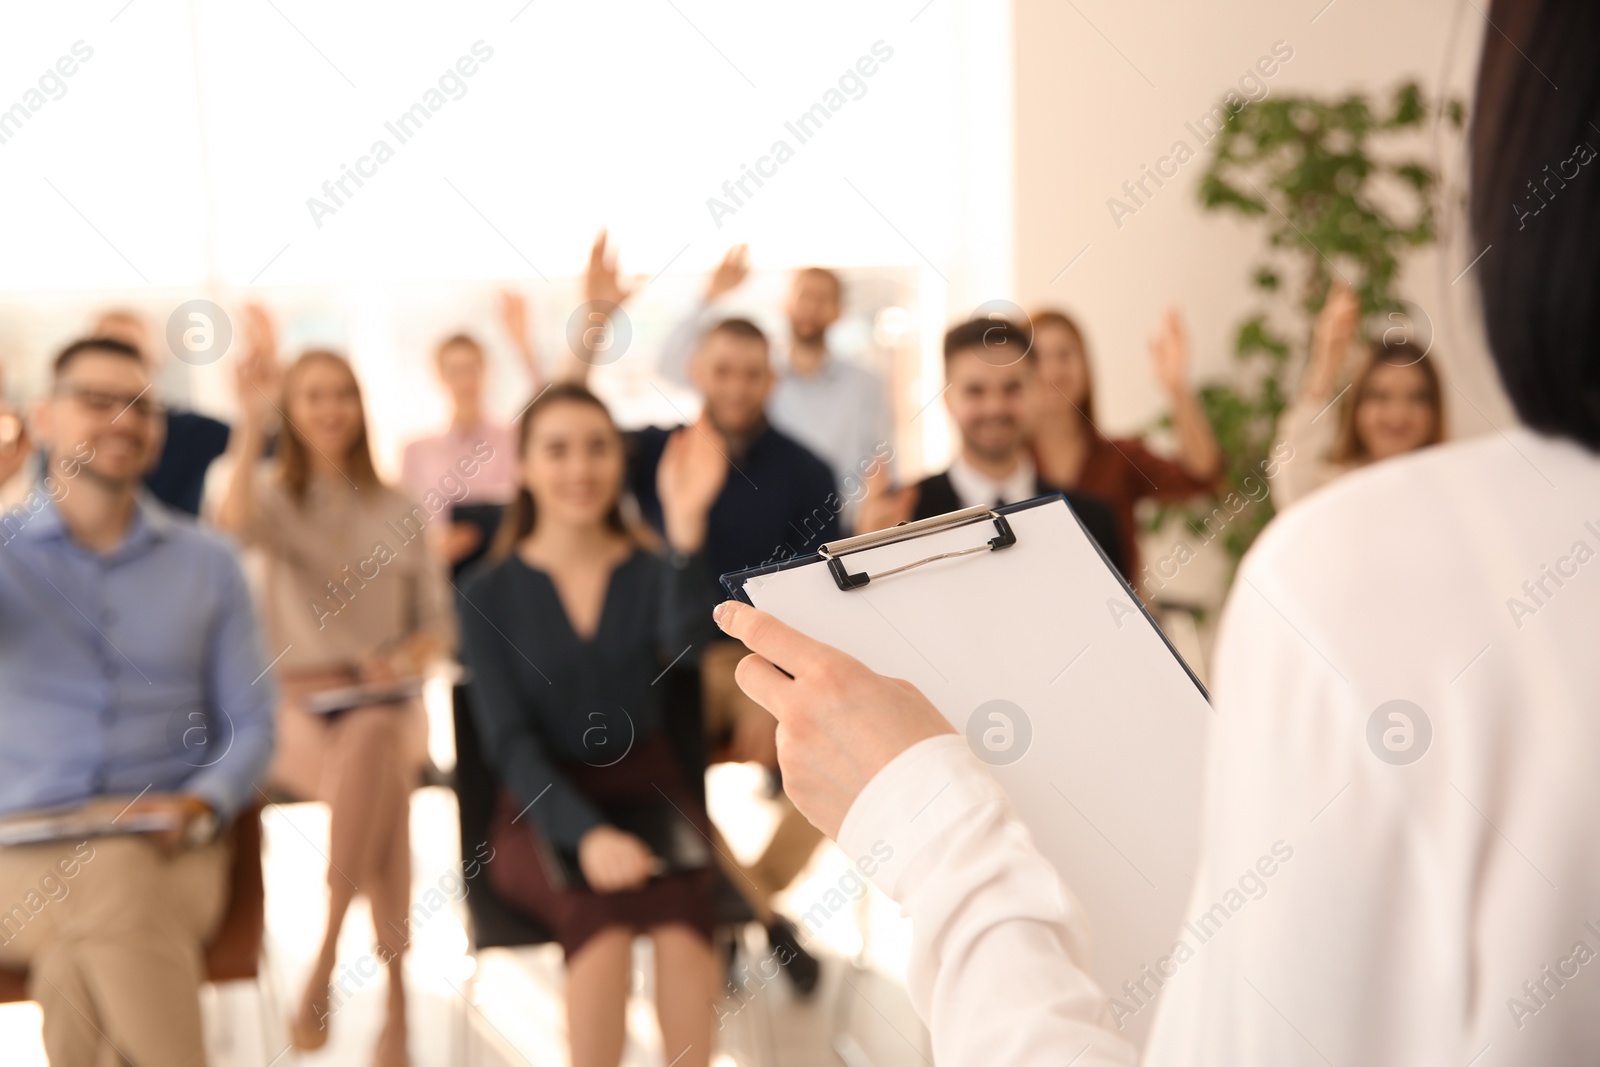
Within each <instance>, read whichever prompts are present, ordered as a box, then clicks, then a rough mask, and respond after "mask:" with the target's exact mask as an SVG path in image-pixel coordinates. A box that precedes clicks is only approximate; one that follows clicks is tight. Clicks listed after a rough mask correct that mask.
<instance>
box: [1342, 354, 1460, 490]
mask: <svg viewBox="0 0 1600 1067" xmlns="http://www.w3.org/2000/svg"><path fill="white" fill-rule="evenodd" d="M1379 367H1415V368H1416V369H1417V372H1418V373H1419V374H1421V375H1422V377H1423V379H1424V380H1426V382H1427V383H1428V406H1429V407H1430V408H1431V409H1432V410H1433V432H1432V433H1431V434H1429V435H1428V439H1427V440H1426V441H1424V442H1422V444H1421V445H1420V446H1419V447H1422V448H1426V447H1427V446H1428V445H1436V444H1438V443H1439V442H1440V441H1443V440H1444V438H1445V428H1444V386H1443V383H1442V382H1441V381H1440V379H1439V368H1438V366H1437V365H1436V364H1435V363H1434V362H1433V360H1432V359H1431V358H1429V356H1428V353H1427V351H1426V350H1424V349H1422V348H1418V347H1417V346H1416V345H1414V344H1412V343H1411V342H1410V341H1405V340H1394V341H1379V342H1377V343H1376V344H1374V345H1373V346H1372V347H1371V348H1370V349H1369V350H1368V352H1367V358H1366V360H1365V361H1364V362H1363V363H1362V364H1361V369H1360V370H1358V371H1357V372H1356V376H1355V378H1354V379H1353V380H1352V381H1351V382H1350V389H1349V395H1348V396H1346V397H1345V401H1344V409H1343V410H1342V411H1341V412H1340V413H1339V436H1338V437H1336V438H1335V439H1334V442H1333V448H1331V449H1330V450H1329V452H1328V458H1329V459H1330V460H1332V461H1333V462H1335V463H1365V462H1367V461H1368V460H1370V459H1371V458H1372V456H1371V454H1370V453H1368V451H1367V446H1366V445H1365V444H1363V443H1362V441H1361V435H1360V434H1359V433H1358V432H1357V431H1356V415H1357V414H1358V413H1359V409H1360V407H1361V402H1362V400H1363V398H1364V395H1365V393H1366V391H1367V383H1368V382H1370V381H1371V380H1372V376H1373V374H1375V373H1376V372H1377V370H1378V368H1379Z"/></svg>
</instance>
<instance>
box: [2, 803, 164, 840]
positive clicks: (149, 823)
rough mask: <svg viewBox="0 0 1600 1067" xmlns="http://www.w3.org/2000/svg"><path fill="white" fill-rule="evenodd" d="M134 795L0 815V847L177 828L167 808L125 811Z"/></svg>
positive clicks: (119, 835)
mask: <svg viewBox="0 0 1600 1067" xmlns="http://www.w3.org/2000/svg"><path fill="white" fill-rule="evenodd" d="M134 799H135V798H133V797H100V798H97V799H95V800H90V801H86V802H85V803H83V804H74V805H72V806H70V807H63V808H44V809H36V810H33V811H19V812H14V813H12V814H10V815H4V816H0V848H12V847H15V846H19V845H38V844H44V843H46V842H50V841H73V840H79V839H82V838H89V837H121V836H124V835H127V834H150V833H158V832H160V831H163V830H174V829H177V825H178V823H177V820H176V818H174V816H173V815H172V814H171V813H170V812H156V811H139V812H130V811H128V808H129V807H131V806H132V802H133V800H134Z"/></svg>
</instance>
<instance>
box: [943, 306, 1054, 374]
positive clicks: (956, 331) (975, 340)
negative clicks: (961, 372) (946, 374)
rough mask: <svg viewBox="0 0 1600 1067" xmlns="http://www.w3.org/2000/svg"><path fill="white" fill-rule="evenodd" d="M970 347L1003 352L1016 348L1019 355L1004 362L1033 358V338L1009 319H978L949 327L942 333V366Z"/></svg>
mask: <svg viewBox="0 0 1600 1067" xmlns="http://www.w3.org/2000/svg"><path fill="white" fill-rule="evenodd" d="M974 348H983V349H990V350H1004V349H1011V348H1020V349H1021V350H1022V355H1021V356H1012V357H1011V358H1010V359H1008V360H1006V362H1016V361H1017V360H1019V359H1021V360H1027V359H1032V358H1033V335H1032V334H1030V333H1029V332H1028V331H1027V330H1026V329H1024V328H1023V327H1021V326H1018V325H1017V324H1016V323H1014V322H1012V321H1011V320H1010V319H1002V318H980V319H968V320H967V321H966V322H963V323H960V324H959V325H956V326H952V327H950V328H949V329H948V330H946V331H945V333H944V361H945V363H946V365H948V364H949V362H950V361H951V360H952V359H954V358H955V357H956V355H957V354H958V353H961V352H967V351H970V350H971V349H974Z"/></svg>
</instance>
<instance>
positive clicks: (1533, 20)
mask: <svg viewBox="0 0 1600 1067" xmlns="http://www.w3.org/2000/svg"><path fill="white" fill-rule="evenodd" d="M1491 23H1492V25H1493V26H1494V27H1495V29H1496V30H1497V31H1498V32H1493V33H1488V34H1486V35H1485V36H1484V45H1483V59H1482V62H1481V64H1480V66H1479V68H1478V85H1477V98H1476V102H1475V104H1474V107H1473V120H1472V133H1471V145H1470V148H1471V158H1472V188H1471V194H1470V205H1471V218H1472V230H1473V233H1474V236H1475V238H1476V241H1475V248H1474V251H1476V250H1477V249H1484V250H1485V253H1484V254H1483V258H1482V260H1481V261H1480V262H1479V263H1478V265H1477V266H1476V267H1475V268H1473V269H1474V270H1476V272H1477V278H1478V286H1479V289H1480V290H1481V292H1482V295H1483V316H1484V323H1485V325H1486V327H1487V330H1488V335H1489V348H1490V351H1491V352H1492V353H1493V354H1494V361H1495V365H1496V366H1497V367H1498V368H1499V371H1500V381H1501V382H1502V383H1503V384H1504V385H1505V389H1506V392H1507V393H1508V394H1509V395H1510V397H1511V402H1512V404H1513V405H1514V406H1515V407H1516V410H1517V414H1518V416H1520V417H1521V419H1522V421H1523V422H1524V423H1526V424H1527V425H1528V426H1530V427H1531V428H1533V429H1534V430H1537V431H1539V432H1541V433H1546V434H1554V435H1558V436H1562V437H1570V438H1574V439H1576V440H1577V441H1580V442H1582V443H1583V444H1584V445H1585V446H1586V447H1588V448H1589V449H1590V450H1600V189H1597V188H1596V185H1595V183H1596V182H1600V173H1596V172H1597V171H1600V164H1596V163H1594V162H1593V161H1594V159H1595V156H1596V155H1597V152H1596V146H1597V145H1600V133H1597V132H1596V130H1595V128H1594V126H1591V125H1590V123H1591V122H1597V123H1600V63H1597V62H1596V61H1595V57H1596V55H1600V5H1596V4H1593V3H1579V2H1572V0H1567V2H1562V0H1520V2H1516V3H1512V2H1509V0H1496V2H1495V4H1494V7H1493V12H1492V17H1491ZM1556 86H1560V91H1559V92H1557V91H1556ZM1585 153H1586V154H1585ZM1569 166H1571V167H1572V171H1571V173H1566V170H1567V168H1568V167H1569ZM1569 186H1575V188H1569Z"/></svg>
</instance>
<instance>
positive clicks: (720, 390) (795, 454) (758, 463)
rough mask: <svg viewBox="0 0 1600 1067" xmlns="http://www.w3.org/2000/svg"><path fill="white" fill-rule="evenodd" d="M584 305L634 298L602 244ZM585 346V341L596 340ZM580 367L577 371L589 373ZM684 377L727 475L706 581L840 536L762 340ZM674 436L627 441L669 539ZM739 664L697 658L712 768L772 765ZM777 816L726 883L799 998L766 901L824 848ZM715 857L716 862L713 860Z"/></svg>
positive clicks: (822, 479) (719, 657)
mask: <svg viewBox="0 0 1600 1067" xmlns="http://www.w3.org/2000/svg"><path fill="white" fill-rule="evenodd" d="M585 295H586V296H587V297H588V299H589V300H590V301H592V302H598V303H601V304H610V305H612V306H617V305H620V304H622V303H623V302H624V301H625V300H627V298H628V296H629V295H630V294H629V293H628V292H626V291H624V290H623V289H622V287H621V285H620V283H619V282H618V280H617V271H616V264H615V262H614V260H612V259H611V258H609V257H608V255H607V252H606V243H605V235H604V234H601V236H600V238H599V239H598V240H596V242H595V245H594V248H593V249H592V250H591V252H590V259H589V267H588V272H587V275H586V277H585ZM598 333H599V331H594V335H591V334H585V335H584V339H585V340H586V341H595V340H598V339H599V338H598V336H597V335H598ZM589 366H590V363H589V361H588V360H584V359H582V357H581V356H580V357H579V359H578V360H577V361H576V367H577V368H578V371H579V373H587V369H588V367H589ZM689 370H690V377H691V379H692V380H693V381H694V384H695V386H696V387H697V388H698V389H699V390H700V393H701V395H702V396H703V397H704V398H705V405H704V407H703V408H702V410H701V414H700V417H699V418H698V419H697V420H696V421H695V423H694V424H693V426H691V427H689V429H691V430H692V431H693V432H694V433H695V434H696V435H697V436H699V437H701V438H703V439H704V440H705V441H707V442H709V443H711V444H712V445H713V447H712V448H711V449H708V450H701V451H700V452H699V453H698V455H699V456H700V457H702V460H701V461H704V462H708V463H710V464H711V465H714V466H719V467H722V468H726V477H725V478H724V480H723V483H722V489H721V492H719V493H718V494H717V498H716V501H715V502H714V503H713V504H712V506H711V513H710V516H709V518H708V520H707V529H706V545H705V555H706V565H707V566H708V567H709V568H710V570H711V573H712V575H714V576H715V575H721V574H726V573H728V572H729V571H736V570H742V569H744V568H746V567H754V566H758V565H760V564H763V563H771V562H775V561H777V560H782V559H788V558H790V557H792V556H802V555H806V554H808V553H811V552H815V551H816V550H817V547H818V546H819V545H822V544H825V543H826V542H828V541H831V540H835V539H837V538H838V537H840V536H841V535H842V531H841V525H840V517H839V516H840V512H841V511H842V510H843V506H844V502H843V501H842V500H841V499H840V496H839V493H838V487H837V486H835V484H834V481H833V475H832V473H831V472H830V471H829V469H828V465H827V464H826V463H825V462H823V460H821V459H820V458H818V457H817V456H816V455H815V454H813V453H812V452H811V451H810V450H809V449H807V448H806V447H805V446H804V445H801V444H800V443H799V442H798V441H796V440H794V439H793V438H792V437H790V436H788V435H787V434H785V433H783V432H782V431H781V430H778V429H777V428H775V427H774V426H773V425H772V424H771V422H769V421H768V401H769V398H770V396H771V393H772V389H773V386H774V383H775V380H776V379H775V376H774V374H773V371H772V366H771V362H770V351H769V346H768V344H767V337H766V335H765V334H764V333H762V332H761V329H760V328H759V327H757V326H756V325H755V324H754V323H752V322H750V321H749V320H747V319H726V320H724V321H722V322H720V323H718V324H717V325H716V326H714V327H712V328H711V330H710V331H709V332H707V333H706V335H705V338H704V339H703V341H702V342H701V345H700V348H699V350H698V351H696V352H695V354H694V357H693V359H692V361H691V363H690V367H689ZM673 432H674V431H672V430H667V429H663V428H660V427H646V428H644V429H641V430H635V431H633V432H632V433H630V434H628V435H627V440H628V444H629V446H630V452H631V455H630V458H629V464H628V479H629V483H630V485H631V487H632V489H633V493H634V497H635V498H636V499H637V500H638V503H639V508H640V511H641V512H642V513H643V516H644V518H645V520H646V521H647V522H648V523H649V524H650V525H651V526H653V527H654V528H655V529H656V530H657V531H658V532H663V531H664V530H665V522H664V515H663V511H662V505H661V500H660V498H659V496H658V494H657V491H656V488H657V469H658V467H659V465H660V463H661V461H662V455H663V453H664V451H665V449H666V446H667V442H668V441H669V440H670V439H671V437H672V434H673ZM744 655H745V649H744V646H743V645H741V644H739V642H737V641H731V640H728V639H726V638H722V637H718V638H717V639H715V640H713V641H712V643H711V645H710V646H709V647H708V648H706V649H705V652H704V654H703V655H702V656H701V658H700V676H701V684H702V688H703V692H704V697H703V702H704V707H705V726H706V731H707V737H708V740H709V741H710V746H711V750H712V751H711V757H712V759H713V760H726V761H729V762H755V763H760V764H762V765H763V766H765V767H767V768H769V769H775V768H776V767H777V765H778V756H777V743H776V740H775V735H776V731H777V724H776V723H775V722H774V721H773V719H772V716H771V715H769V714H767V713H766V712H765V711H764V710H762V709H761V708H760V707H758V706H757V705H756V704H755V703H754V702H753V701H751V700H750V699H749V698H747V697H746V696H745V695H744V693H743V692H741V691H740V689H739V687H738V686H737V685H736V684H735V683H734V680H733V671H734V668H735V667H737V666H738V663H739V660H740V659H742V658H743V657H744ZM780 803H782V804H783V807H784V814H783V816H782V817H781V819H780V822H779V826H778V830H777V831H776V832H775V833H774V834H773V836H772V839H771V841H770V842H769V843H768V845H767V848H766V850H765V851H764V852H763V853H762V855H761V857H760V858H759V859H757V860H756V862H755V863H754V864H751V865H748V866H745V867H743V868H741V869H740V870H739V871H738V872H732V873H731V876H730V879H729V880H730V881H731V882H732V883H733V884H734V886H735V888H737V889H738V890H739V891H740V892H741V893H743V894H744V895H745V897H746V898H747V899H748V901H749V903H750V905H751V907H752V908H753V909H754V910H755V912H756V915H757V917H758V918H759V919H760V920H761V921H762V923H763V924H764V925H765V926H766V927H767V935H768V938H769V940H770V941H771V943H772V944H773V946H774V947H775V948H777V949H779V951H780V952H781V954H782V955H784V956H786V957H787V958H788V959H789V961H790V962H789V963H788V965H786V966H785V967H784V973H785V974H786V975H788V976H789V978H790V980H791V981H793V982H794V984H795V988H796V989H797V990H798V991H800V992H801V993H802V994H806V993H809V992H811V991H812V990H813V989H814V988H815V987H816V983H817V980H818V978H819V976H820V970H819V968H818V965H817V963H816V961H815V960H814V959H813V958H812V957H811V956H810V955H809V954H808V953H807V952H806V951H805V950H804V948H803V946H801V945H800V943H799V941H798V940H797V938H796V932H795V928H794V926H793V924H791V923H790V922H789V921H788V920H787V919H785V918H784V917H783V916H781V915H779V914H778V913H777V912H775V911H773V909H772V905H771V898H772V896H773V894H775V893H777V892H778V891H779V890H781V889H783V888H784V887H785V886H787V885H788V884H789V883H790V882H792V881H793V880H794V878H795V876H796V875H798V874H799V873H800V871H801V870H802V869H804V867H805V865H806V863H807V861H809V860H810V858H811V855H812V853H813V852H815V851H816V847H817V845H818V843H819V842H820V841H821V836H820V835H819V834H817V832H816V830H815V828H814V827H812V826H811V824H810V823H808V822H806V820H805V819H803V818H801V817H800V814H799V813H798V812H796V811H794V809H793V808H792V807H791V806H789V805H788V803H787V802H786V801H783V800H781V794H780ZM719 855H720V853H719Z"/></svg>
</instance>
